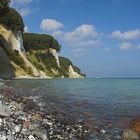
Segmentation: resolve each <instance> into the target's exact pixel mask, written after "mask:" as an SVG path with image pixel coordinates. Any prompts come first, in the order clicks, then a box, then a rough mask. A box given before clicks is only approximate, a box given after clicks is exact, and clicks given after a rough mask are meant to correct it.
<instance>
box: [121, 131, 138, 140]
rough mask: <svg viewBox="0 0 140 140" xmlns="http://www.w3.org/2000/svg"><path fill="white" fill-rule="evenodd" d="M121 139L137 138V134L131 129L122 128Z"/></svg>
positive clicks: (135, 139) (132, 139)
mask: <svg viewBox="0 0 140 140" xmlns="http://www.w3.org/2000/svg"><path fill="white" fill-rule="evenodd" d="M122 138H123V140H139V136H138V134H137V133H136V132H134V131H133V130H129V129H128V130H124V131H123V134H122Z"/></svg>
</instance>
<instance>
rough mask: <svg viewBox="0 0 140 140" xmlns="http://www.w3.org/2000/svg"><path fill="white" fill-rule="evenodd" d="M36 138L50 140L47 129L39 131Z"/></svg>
mask: <svg viewBox="0 0 140 140" xmlns="http://www.w3.org/2000/svg"><path fill="white" fill-rule="evenodd" d="M35 136H36V137H38V138H40V139H41V140H49V139H48V136H47V132H46V130H45V129H42V130H39V131H37V132H36V133H35Z"/></svg>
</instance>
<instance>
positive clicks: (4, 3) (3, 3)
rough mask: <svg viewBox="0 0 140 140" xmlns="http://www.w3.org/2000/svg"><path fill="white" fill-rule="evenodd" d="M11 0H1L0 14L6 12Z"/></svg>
mask: <svg viewBox="0 0 140 140" xmlns="http://www.w3.org/2000/svg"><path fill="white" fill-rule="evenodd" d="M9 3H10V0H0V14H3V12H6V11H7V10H8V8H9Z"/></svg>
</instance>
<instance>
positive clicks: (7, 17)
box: [0, 0, 24, 31]
mask: <svg viewBox="0 0 140 140" xmlns="http://www.w3.org/2000/svg"><path fill="white" fill-rule="evenodd" d="M9 3H10V1H9V0H0V24H2V25H4V26H6V27H7V28H8V29H11V30H13V31H19V30H20V31H23V30H24V23H23V20H22V17H21V15H20V14H19V13H18V12H17V11H16V10H15V9H13V8H9Z"/></svg>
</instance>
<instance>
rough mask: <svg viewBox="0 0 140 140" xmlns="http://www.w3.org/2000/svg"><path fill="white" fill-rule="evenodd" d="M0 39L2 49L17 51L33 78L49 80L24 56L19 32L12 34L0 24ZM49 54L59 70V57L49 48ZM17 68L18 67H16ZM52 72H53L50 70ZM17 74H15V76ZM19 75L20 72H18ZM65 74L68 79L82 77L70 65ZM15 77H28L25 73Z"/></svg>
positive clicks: (24, 52)
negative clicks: (2, 45) (8, 48)
mask: <svg viewBox="0 0 140 140" xmlns="http://www.w3.org/2000/svg"><path fill="white" fill-rule="evenodd" d="M0 39H1V41H2V42H3V44H4V47H10V48H11V49H13V50H17V51H18V52H19V55H20V56H21V57H22V58H23V60H24V62H25V64H26V66H27V67H29V68H31V71H32V74H33V75H34V77H41V78H50V77H49V76H47V75H46V74H45V72H43V71H41V70H38V69H37V68H36V66H35V65H33V64H32V63H31V62H30V61H29V60H28V59H27V56H26V51H25V49H24V46H23V38H22V33H21V31H17V32H13V31H11V30H8V29H7V28H5V27H4V26H3V25H1V24H0ZM49 52H50V53H51V54H52V55H53V56H54V58H55V59H56V63H57V66H58V67H59V68H61V65H60V61H59V56H58V53H57V51H56V50H55V49H51V48H49ZM11 64H12V65H13V66H14V67H15V64H14V63H13V62H11ZM16 67H18V66H16ZM19 69H20V68H19ZM52 71H53V70H52ZM16 73H17V72H15V74H16ZM19 73H20V72H19ZM67 74H68V76H69V78H83V76H82V75H80V74H79V73H78V72H75V71H74V69H73V66H72V65H70V66H69V67H68V71H67ZM16 77H21V78H22V77H23V78H27V77H30V75H28V74H27V73H24V74H23V73H20V74H16Z"/></svg>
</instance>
